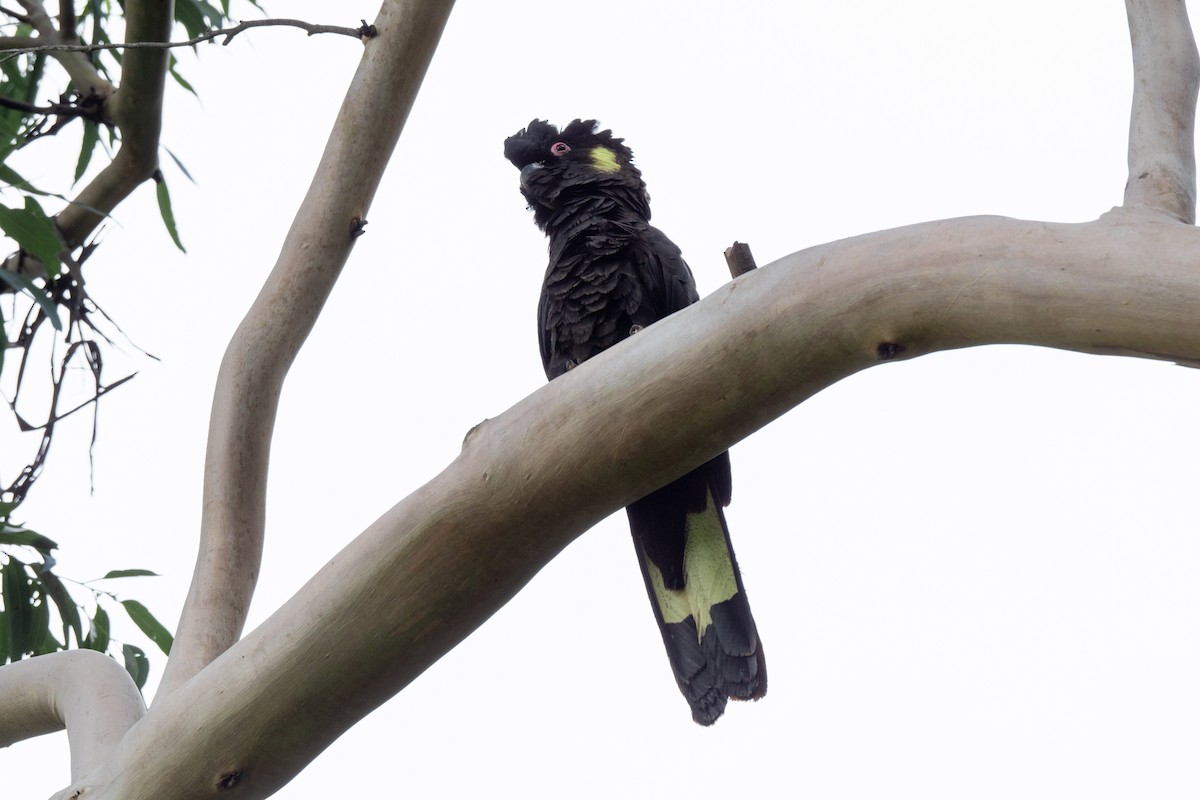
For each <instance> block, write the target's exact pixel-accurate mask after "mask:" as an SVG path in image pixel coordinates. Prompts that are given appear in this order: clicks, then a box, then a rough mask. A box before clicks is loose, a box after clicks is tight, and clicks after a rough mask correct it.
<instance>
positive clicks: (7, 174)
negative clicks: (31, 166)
mask: <svg viewBox="0 0 1200 800" xmlns="http://www.w3.org/2000/svg"><path fill="white" fill-rule="evenodd" d="M3 160H4V159H3V158H0V161H3ZM0 181H4V182H5V183H7V184H9V185H10V186H12V187H13V188H14V189H17V190H19V191H22V192H28V193H30V194H40V195H41V196H42V197H58V198H62V195H61V194H55V193H54V192H43V191H42V190H41V189H39V188H37V187H36V186H34V185H33V184H32V183H30V182H29V181H27V180H25V179H24V178H22V177H21V175H20V174H19V173H18V172H17V171H16V170H15V169H13V168H12V167H10V166H8V165H7V164H0Z"/></svg>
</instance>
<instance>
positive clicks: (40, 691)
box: [0, 650, 146, 781]
mask: <svg viewBox="0 0 1200 800" xmlns="http://www.w3.org/2000/svg"><path fill="white" fill-rule="evenodd" d="M0 697H3V698H4V702H3V703H2V704H0V747H7V746H8V745H10V744H12V743H14V742H18V741H21V740H22V739H28V738H30V737H31V736H38V735H41V734H43V733H52V732H54V731H60V730H62V729H63V728H66V730H67V736H68V737H69V739H70V745H71V780H73V781H74V780H79V779H80V778H81V777H83V776H84V775H86V774H87V773H89V772H91V771H92V770H94V769H96V768H98V767H99V766H101V765H102V764H103V763H104V762H105V761H106V760H107V759H108V756H109V754H110V753H111V751H112V749H113V747H114V746H115V745H116V744H117V742H119V741H120V740H121V738H122V737H123V736H124V735H125V732H126V731H128V730H129V728H130V727H131V726H132V725H133V724H134V723H135V722H137V721H138V720H139V719H141V718H142V716H143V715H144V714H145V713H146V706H145V704H144V703H143V702H142V695H141V692H139V691H138V688H137V686H135V685H134V683H133V679H132V678H130V677H129V673H128V672H126V671H125V669H124V667H122V666H121V665H120V664H118V663H117V662H116V661H114V660H113V659H111V658H109V657H108V656H106V655H103V654H101V653H97V652H96V651H94V650H68V651H65V652H61V653H51V654H50V655H45V656H41V657H39V658H33V659H30V660H28V661H18V662H16V663H14V664H10V665H8V666H6V667H4V668H3V669H0Z"/></svg>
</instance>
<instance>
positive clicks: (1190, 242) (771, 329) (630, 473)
mask: <svg viewBox="0 0 1200 800" xmlns="http://www.w3.org/2000/svg"><path fill="white" fill-rule="evenodd" d="M1197 260H1200V231H1197V230H1196V229H1195V228H1192V227H1191V226H1186V225H1183V224H1180V223H1178V222H1175V221H1172V220H1167V219H1164V217H1163V216H1162V215H1152V214H1149V213H1146V212H1140V213H1138V212H1125V211H1115V212H1112V213H1110V214H1109V215H1106V216H1105V217H1104V218H1102V219H1101V220H1099V221H1097V222H1093V223H1087V224H1080V225H1062V224H1051V223H1041V222H1024V221H1017V220H1010V219H1002V218H996V217H986V218H968V219H958V220H948V221H943V222H932V223H927V224H922V225H914V226H911V227H907V228H900V229H897V230H891V231H883V232H880V233H874V234H868V235H866V236H860V237H857V238H853V239H848V240H843V241H840V242H836V243H833V244H829V245H823V246H820V247H816V248H812V249H810V250H805V251H802V252H799V253H796V254H794V255H792V256H789V257H787V258H784V259H782V260H780V261H779V262H776V263H774V264H771V265H769V266H766V267H763V268H761V269H758V270H755V271H753V272H751V273H750V274H748V275H745V276H744V277H742V278H739V279H737V280H735V281H733V282H731V283H729V284H727V285H726V286H725V287H724V288H722V289H721V290H719V291H717V292H715V293H714V294H713V295H711V296H710V297H708V298H706V299H705V300H703V301H701V302H700V303H698V304H696V305H694V306H692V307H690V308H688V309H686V310H684V311H681V312H679V313H678V314H675V315H673V316H672V317H670V318H668V319H666V320H664V321H662V322H659V323H656V324H655V325H653V326H651V327H650V328H648V329H647V330H645V331H643V332H642V333H639V334H638V335H637V336H635V337H631V338H630V339H629V340H627V341H626V342H623V343H622V344H620V345H618V346H616V347H613V348H612V349H610V350H608V351H606V352H604V353H602V354H600V355H598V356H596V357H595V358H593V359H590V360H589V361H588V362H586V363H585V364H582V365H580V367H579V368H577V369H575V370H572V371H571V372H570V373H568V374H566V375H565V376H563V377H561V378H559V379H557V380H555V381H553V382H551V383H550V384H549V385H547V386H545V387H543V388H541V389H539V390H538V391H536V392H535V393H534V394H532V395H531V396H529V397H528V398H526V399H525V400H523V401H521V402H520V403H518V404H517V405H515V406H514V407H513V408H511V409H509V410H508V411H506V412H504V413H503V414H501V415H500V416H499V417H497V418H495V419H492V420H489V421H486V422H485V423H483V424H482V425H481V426H479V427H478V429H476V430H475V431H474V433H473V434H472V435H471V436H470V437H468V441H467V442H466V444H465V445H464V450H463V452H462V453H461V455H460V456H459V457H458V458H457V459H456V460H455V461H454V462H453V463H452V464H450V466H449V467H447V468H446V469H445V470H444V471H443V472H442V473H441V474H440V475H438V476H437V477H435V478H434V479H433V480H431V481H430V482H429V483H428V484H426V485H425V486H423V487H422V488H420V489H419V490H417V491H416V492H415V493H413V494H412V495H411V496H409V497H408V498H406V499H405V500H403V501H402V502H400V503H399V504H398V505H396V506H395V507H394V508H392V509H391V510H390V511H388V512H387V513H386V514H385V515H384V516H383V517H382V518H381V519H379V520H378V521H377V522H376V523H374V524H373V525H372V526H371V527H370V528H369V529H367V530H366V531H365V532H364V533H363V534H362V535H361V536H359V537H358V538H356V539H355V540H354V541H353V542H352V543H351V544H350V545H348V546H347V547H346V548H345V549H344V550H343V551H342V552H341V553H340V554H338V555H337V556H336V557H335V558H334V559H333V560H332V561H331V562H330V563H329V564H328V565H327V566H326V567H325V568H323V569H322V570H321V571H320V572H319V573H317V575H316V576H314V577H313V578H312V580H310V581H309V582H308V584H307V585H306V586H305V587H304V588H303V589H301V590H300V592H299V593H297V594H296V596H295V597H293V598H292V599H291V600H289V601H288V602H287V603H286V604H285V605H284V606H283V607H282V608H281V609H280V610H279V611H278V612H276V613H275V614H274V615H273V616H272V617H270V618H269V619H268V620H267V621H266V622H265V623H263V625H262V626H261V627H259V628H258V629H257V630H255V631H253V632H252V633H251V634H249V635H248V636H246V637H245V638H244V639H242V640H241V641H240V642H238V643H237V644H235V645H234V646H233V647H232V648H230V649H229V650H228V651H227V652H226V653H225V654H224V655H222V656H221V657H220V658H219V659H217V660H216V661H214V662H213V663H212V664H211V665H210V666H209V667H208V668H206V669H204V670H202V671H201V672H200V673H198V674H197V675H196V676H195V677H194V678H193V679H192V680H191V681H189V682H188V683H187V684H185V685H183V686H181V687H180V688H179V689H177V690H176V691H175V692H174V694H172V695H171V696H170V697H168V698H166V700H165V701H163V702H161V703H156V704H155V707H154V709H153V710H152V711H151V712H150V714H148V715H147V716H146V718H145V719H144V720H143V721H142V722H140V723H138V724H137V725H136V726H135V727H134V728H133V729H132V730H131V731H130V734H129V735H128V736H127V737H126V739H125V740H124V741H123V742H122V744H121V746H120V748H119V749H118V751H117V753H116V758H115V760H114V761H113V763H112V764H111V765H110V766H109V767H108V774H109V775H110V776H111V782H110V783H109V784H108V785H107V789H106V791H105V793H103V794H100V795H96V798H102V797H103V798H109V797H112V798H117V797H120V798H122V800H140V799H141V798H158V797H164V796H170V797H173V798H179V799H180V800H186V799H187V798H199V797H208V796H210V795H211V787H213V786H214V785H217V784H218V783H219V782H220V781H221V780H222V779H223V778H225V777H227V776H229V775H232V774H234V773H236V774H237V775H238V776H239V780H240V784H239V787H238V788H239V789H240V790H242V791H243V792H244V793H243V794H242V795H240V796H242V797H243V798H247V800H249V798H259V797H265V796H267V795H269V794H270V792H271V791H273V790H274V789H275V788H276V787H278V786H279V785H281V784H282V783H283V782H286V781H287V780H289V779H290V778H291V777H292V776H293V775H295V774H296V773H297V772H298V771H299V770H300V769H301V767H302V766H303V765H304V764H305V763H307V762H308V761H309V760H310V759H312V758H313V757H314V756H315V755H316V754H317V753H318V752H319V751H320V750H322V749H323V748H324V747H326V746H327V745H328V744H329V743H330V742H331V741H332V740H333V739H335V738H336V737H337V736H339V735H340V734H341V733H342V732H343V731H344V730H346V729H347V728H348V727H350V726H351V725H353V724H354V723H355V722H356V721H357V720H358V719H360V718H361V717H363V716H364V715H365V714H367V713H368V712H369V711H371V710H372V709H373V708H375V707H377V706H378V705H379V704H381V703H382V702H384V701H385V700H387V699H388V698H389V697H391V696H392V695H394V694H395V693H396V692H398V691H399V690H401V689H402V688H403V687H404V686H405V685H407V684H408V683H409V682H411V681H412V680H413V679H414V678H415V677H416V676H417V675H419V674H420V673H421V672H422V671H423V670H424V669H426V668H427V667H428V666H429V665H430V664H432V663H433V662H434V661H435V660H437V659H438V658H439V657H441V656H442V655H443V654H444V653H446V652H447V651H448V650H449V649H450V648H452V647H454V646H455V645H456V644H457V643H458V642H459V641H461V640H462V639H463V638H464V637H465V636H466V635H467V634H468V633H470V632H471V631H472V630H473V629H474V628H475V627H477V626H478V625H479V624H481V623H482V622H483V621H484V620H485V619H486V618H487V617H489V616H490V615H491V614H492V613H493V612H494V611H495V610H496V609H498V608H499V607H500V606H502V605H503V604H504V603H505V602H507V600H508V599H509V598H510V597H512V595H513V594H514V593H516V592H517V591H518V590H519V589H520V588H521V587H522V586H523V585H524V584H525V583H526V582H527V581H528V580H529V579H530V578H531V577H532V576H533V575H534V574H535V573H536V572H537V571H538V570H539V569H541V567H542V566H543V565H545V564H546V563H547V562H548V561H549V560H550V559H551V558H552V557H553V556H554V555H555V554H557V553H558V552H559V551H560V550H561V549H562V548H563V547H564V546H566V545H567V544H568V543H569V542H570V541H571V540H572V539H573V538H575V537H576V536H578V535H579V534H580V533H581V532H582V531H584V530H586V529H587V528H588V527H590V526H591V525H593V524H595V523H596V522H597V521H599V520H600V519H601V518H603V517H604V516H605V515H607V514H608V513H610V512H612V511H614V510H616V509H618V508H620V507H621V506H623V505H625V504H627V503H628V502H630V501H631V500H633V499H634V498H636V497H638V496H641V495H643V494H645V493H646V492H647V491H649V490H651V489H652V488H654V487H655V486H659V485H662V484H663V483H665V482H667V481H668V480H670V479H672V478H674V477H676V476H677V475H679V474H681V473H683V472H684V471H686V470H688V469H691V468H693V467H695V466H696V465H698V464H700V463H702V462H703V461H705V460H707V459H708V458H710V457H712V456H713V455H715V454H716V453H718V452H720V451H722V450H724V449H726V448H728V447H729V446H730V445H732V444H733V443H735V442H736V441H738V440H739V439H742V438H744V437H745V436H747V435H748V434H750V433H751V432H753V431H755V430H757V429H758V428H760V427H762V426H763V425H765V424H767V423H768V422H770V421H771V420H773V419H775V418H776V417H778V416H780V415H781V414H783V413H784V412H785V411H787V410H788V409H790V408H791V407H793V406H795V405H796V404H798V403H800V402H801V401H803V400H804V399H805V398H807V397H810V396H811V395H813V394H815V393H816V392H818V391H820V390H822V389H824V388H825V387H827V386H829V385H830V384H832V383H834V382H836V381H837V380H840V379H841V378H843V377H845V376H847V375H850V374H852V373H854V372H857V371H859V370H862V369H866V368H868V367H870V366H872V365H874V364H878V363H880V362H881V361H882V360H888V359H891V358H895V357H912V356H917V355H922V354H925V353H931V352H935V351H939V350H947V349H953V348H961V347H969V346H974V345H983V344H993V343H1021V344H1035V345H1043V346H1047V347H1057V348H1065V349H1069V350H1076V351H1080V352H1086V353H1111V354H1121V355H1141V356H1148V357H1152V358H1161V359H1169V360H1174V361H1177V362H1180V363H1187V364H1193V365H1200V324H1197V322H1196V317H1195V309H1196V308H1200V271H1197V270H1195V269H1194V264H1195V263H1196V262H1197ZM297 708H302V709H304V713H303V714H301V715H297V714H296V713H295V710H296V709H297Z"/></svg>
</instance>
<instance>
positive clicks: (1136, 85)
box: [1125, 0, 1200, 224]
mask: <svg viewBox="0 0 1200 800" xmlns="http://www.w3.org/2000/svg"><path fill="white" fill-rule="evenodd" d="M1125 8H1126V12H1127V14H1128V17H1129V38H1130V41H1131V43H1132V45H1133V111H1132V113H1131V114H1130V121H1129V182H1128V183H1126V185H1125V207H1127V208H1138V207H1146V208H1152V209H1156V210H1159V211H1163V212H1165V213H1168V214H1171V215H1172V216H1174V217H1176V218H1178V219H1180V220H1182V221H1183V222H1187V223H1189V224H1191V223H1194V222H1195V221H1196V152H1195V122H1196V91H1197V86H1198V85H1200V57H1198V56H1197V53H1196V40H1195V39H1194V38H1193V37H1192V26H1191V24H1190V23H1189V22H1188V15H1187V6H1186V5H1185V4H1184V0H1126V3H1125Z"/></svg>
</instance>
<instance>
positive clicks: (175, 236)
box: [154, 172, 187, 253]
mask: <svg viewBox="0 0 1200 800" xmlns="http://www.w3.org/2000/svg"><path fill="white" fill-rule="evenodd" d="M154 181H155V183H156V184H157V186H156V191H157V192H158V211H159V213H160V214H162V220H163V224H164V225H166V226H167V233H169V234H171V241H173V242H175V246H176V247H178V248H179V250H180V252H183V253H186V252H187V250H186V249H184V246H183V242H181V241H179V231H178V230H176V229H175V212H173V211H172V210H171V194H170V192H168V191H167V182H166V180H165V179H164V178H163V177H162V173H161V172H159V173H155V175H154Z"/></svg>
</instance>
